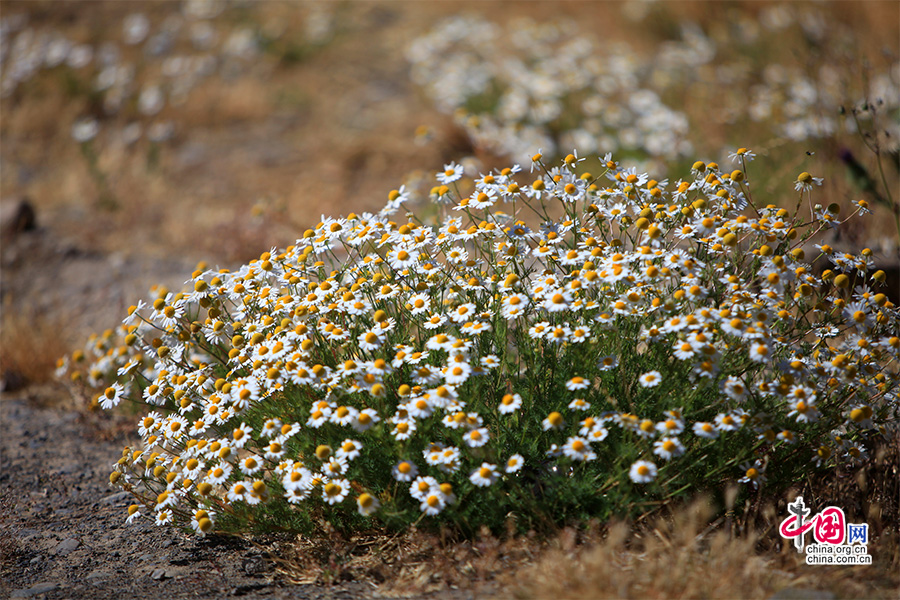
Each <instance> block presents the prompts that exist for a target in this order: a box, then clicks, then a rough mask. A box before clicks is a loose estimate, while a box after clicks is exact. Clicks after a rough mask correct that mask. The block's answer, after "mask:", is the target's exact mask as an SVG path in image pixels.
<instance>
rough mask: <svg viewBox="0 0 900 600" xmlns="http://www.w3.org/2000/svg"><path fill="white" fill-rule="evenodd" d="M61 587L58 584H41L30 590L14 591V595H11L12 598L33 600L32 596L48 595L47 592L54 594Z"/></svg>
mask: <svg viewBox="0 0 900 600" xmlns="http://www.w3.org/2000/svg"><path fill="white" fill-rule="evenodd" d="M58 587H59V584H58V583H51V582H45V583H39V584H37V585H34V586H32V587H30V588H26V589H21V590H13V592H12V594H10V596H9V597H10V598H31V597H32V596H37V595H38V594H46V593H47V592H52V591H53V590H55V589H56V588H58Z"/></svg>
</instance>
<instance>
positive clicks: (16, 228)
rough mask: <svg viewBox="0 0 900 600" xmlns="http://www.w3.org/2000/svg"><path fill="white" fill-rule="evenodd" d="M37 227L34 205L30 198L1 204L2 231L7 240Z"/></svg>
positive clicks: (0, 228)
mask: <svg viewBox="0 0 900 600" xmlns="http://www.w3.org/2000/svg"><path fill="white" fill-rule="evenodd" d="M35 227H37V219H36V218H35V212H34V206H32V204H31V202H29V201H28V198H20V199H17V200H14V201H10V202H3V203H2V204H0V232H2V235H3V237H5V238H6V239H7V240H10V239H11V238H13V237H15V236H16V235H18V234H20V233H22V232H23V231H31V230H33V229H34V228H35Z"/></svg>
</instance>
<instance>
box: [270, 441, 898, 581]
mask: <svg viewBox="0 0 900 600" xmlns="http://www.w3.org/2000/svg"><path fill="white" fill-rule="evenodd" d="M898 470H900V449H898V448H897V446H896V444H894V445H886V446H884V447H883V448H881V449H880V450H879V451H878V452H877V453H876V456H875V459H874V460H872V461H871V462H870V463H869V464H867V465H866V466H865V467H861V468H859V469H857V470H856V471H854V472H853V473H837V474H836V475H834V476H833V477H829V478H828V479H827V480H821V479H820V480H811V481H808V482H805V483H804V484H803V485H802V487H800V488H798V489H796V490H792V491H791V492H790V493H789V494H786V496H787V497H788V498H789V499H791V500H792V499H793V498H794V496H795V495H796V494H798V493H802V494H803V496H804V498H806V499H807V500H808V501H809V502H810V505H812V506H813V507H814V510H820V509H822V508H824V507H825V506H828V505H836V506H840V507H842V508H844V510H845V512H846V514H847V518H848V520H849V521H850V522H856V523H859V522H862V521H865V522H868V523H869V535H870V542H869V554H870V555H871V556H872V557H873V564H872V565H871V566H852V567H823V566H807V565H806V564H805V563H804V561H803V555H800V554H798V553H797V552H796V550H795V549H794V547H793V545H791V544H790V542H786V541H785V540H783V539H781V538H780V537H779V536H778V534H777V532H776V527H777V525H778V524H779V523H780V521H781V519H782V518H783V517H784V516H785V515H786V514H787V513H786V510H785V503H786V502H787V501H788V500H787V499H786V498H783V499H772V500H771V501H769V500H768V499H766V500H765V501H763V500H762V499H761V498H756V499H755V500H753V501H750V502H749V504H748V505H746V506H745V507H744V510H743V511H738V512H739V515H740V516H739V517H736V518H735V517H733V516H732V515H734V513H733V512H732V511H727V512H726V513H725V515H723V516H720V517H719V518H716V519H713V517H714V516H715V514H716V512H720V513H721V510H717V508H716V507H715V506H714V505H713V503H711V502H710V501H708V500H707V499H705V498H700V499H698V500H696V501H694V502H693V503H692V504H690V505H687V506H681V507H676V508H671V509H669V510H668V511H666V512H665V514H661V513H658V514H657V515H655V516H652V517H648V518H647V519H644V520H639V522H638V523H622V522H620V523H612V524H609V525H608V526H600V525H599V524H597V523H592V524H589V525H588V527H586V528H583V529H574V528H571V527H566V528H563V529H561V530H560V531H559V532H558V533H557V534H556V535H555V536H554V537H552V538H551V539H539V538H537V537H536V536H533V535H526V536H522V535H515V534H514V533H513V531H514V524H513V523H510V527H509V531H508V532H507V533H506V534H505V535H503V536H500V537H497V536H494V535H491V534H490V533H489V532H486V531H485V532H483V533H482V535H481V536H479V537H478V538H477V539H475V540H459V539H454V538H452V537H451V536H450V535H448V534H447V533H446V532H441V533H429V532H424V531H419V530H416V529H415V528H413V529H412V530H411V531H409V532H405V533H401V534H396V535H387V534H384V533H383V532H372V533H371V534H368V535H358V536H354V537H350V538H347V537H344V536H341V535H340V534H338V533H336V532H332V533H331V534H330V535H325V536H318V537H316V538H314V539H310V538H304V537H300V538H297V539H296V540H294V541H289V542H287V543H283V544H281V545H280V546H277V547H276V548H274V549H273V547H272V546H271V545H269V544H266V546H265V547H264V548H263V547H262V546H261V549H264V550H266V551H268V552H269V553H270V554H271V556H272V557H273V560H275V562H276V563H277V571H278V572H279V573H280V574H281V575H282V576H283V577H285V578H286V579H287V580H288V581H290V582H293V583H296V584H309V583H317V584H326V585H328V584H338V583H340V582H343V581H365V582H369V583H370V584H372V585H373V586H374V587H375V589H376V591H375V592H374V595H375V596H376V597H413V596H421V595H424V594H436V595H440V596H444V595H447V594H450V595H453V594H457V593H460V591H465V592H466V593H467V594H473V593H474V594H476V595H477V596H479V597H510V596H514V597H517V598H579V597H583V598H737V597H740V598H770V597H772V595H773V594H776V593H778V592H780V591H781V590H785V589H791V590H793V589H797V590H805V591H811V590H819V591H820V592H821V593H820V595H819V596H816V597H821V598H829V597H831V596H829V595H828V594H834V596H835V597H838V598H895V597H897V592H898V591H900V575H898V573H900V543H898V532H897V530H896V523H897V518H898V500H900V478H898V475H900V473H898ZM732 498H733V494H732ZM785 593H787V592H785ZM798 593H799V592H798Z"/></svg>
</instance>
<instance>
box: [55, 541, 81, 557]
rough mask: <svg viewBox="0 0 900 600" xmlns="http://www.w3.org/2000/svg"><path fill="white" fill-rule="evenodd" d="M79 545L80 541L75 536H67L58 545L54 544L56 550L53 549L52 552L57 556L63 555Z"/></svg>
mask: <svg viewBox="0 0 900 600" xmlns="http://www.w3.org/2000/svg"><path fill="white" fill-rule="evenodd" d="M80 545H81V542H80V541H78V540H76V539H75V538H69V539H66V540H63V541H61V542H60V543H59V545H57V546H56V550H54V551H53V553H54V554H58V555H59V556H65V555H66V554H68V553H69V552H71V551H72V550H74V549H75V548H77V547H78V546H80Z"/></svg>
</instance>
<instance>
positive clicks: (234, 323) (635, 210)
mask: <svg viewBox="0 0 900 600" xmlns="http://www.w3.org/2000/svg"><path fill="white" fill-rule="evenodd" d="M732 156H733V159H734V160H735V161H736V163H737V165H736V166H738V167H739V168H738V169H737V170H734V171H729V170H728V169H725V168H723V167H720V166H719V165H717V164H715V163H708V164H707V163H704V162H699V161H698V162H696V163H694V165H693V168H692V170H691V172H690V175H689V176H688V177H686V178H685V179H684V180H681V181H678V182H676V183H674V184H672V185H671V186H670V185H669V184H668V182H667V181H655V180H653V179H650V178H649V177H648V176H647V175H644V174H638V173H636V172H635V171H634V169H626V168H623V167H622V166H620V165H619V164H618V163H616V162H615V161H614V160H612V158H611V157H610V156H606V157H603V158H602V159H601V160H602V164H603V165H604V172H603V173H600V174H590V173H586V172H583V169H582V168H580V164H579V163H580V159H579V158H577V156H576V155H569V156H567V157H566V158H565V160H564V161H563V162H562V163H561V164H560V165H559V166H555V167H553V168H549V167H548V166H547V165H545V164H544V162H543V159H542V157H541V156H540V155H536V156H534V157H533V161H532V164H531V169H532V173H533V174H531V175H526V174H525V173H524V172H522V169H521V168H520V167H519V166H514V167H512V168H508V169H504V170H502V171H496V172H492V173H489V174H483V175H481V176H479V177H478V178H477V179H475V180H474V181H469V180H467V179H465V178H464V173H463V169H462V168H461V167H459V165H456V164H450V165H447V166H446V167H445V169H444V170H443V171H442V172H440V173H438V174H437V186H436V187H434V188H433V189H432V191H431V199H432V200H433V201H434V202H435V203H437V206H438V208H439V209H440V212H441V213H442V214H441V216H440V217H435V219H434V222H433V223H431V222H423V221H422V220H420V219H418V218H417V217H416V216H415V215H414V214H413V213H406V214H405V216H404V217H402V218H401V217H398V216H397V215H398V214H400V213H398V211H399V210H400V209H401V208H403V207H404V205H405V204H408V200H409V195H408V192H407V191H406V190H405V189H404V188H401V189H400V190H395V191H393V192H391V194H390V195H389V202H388V205H387V206H386V207H385V209H384V210H382V211H381V212H379V213H378V214H362V215H355V214H351V215H349V216H348V217H347V218H323V219H322V221H321V222H320V223H319V224H318V225H317V226H316V227H315V228H314V229H310V230H308V231H306V232H305V233H304V234H303V237H302V238H301V239H299V240H298V241H297V242H296V244H295V245H293V246H290V247H288V248H286V249H284V250H278V249H273V250H272V251H270V252H265V253H263V254H262V255H261V256H260V257H259V259H258V260H254V261H252V262H251V263H249V264H247V265H244V266H243V267H241V268H240V269H239V270H238V271H236V272H228V271H224V270H223V271H215V270H211V269H208V268H205V267H201V268H198V270H197V271H196V272H195V273H194V274H193V276H192V278H191V279H190V281H189V282H188V286H189V287H188V288H187V290H186V291H185V292H182V293H177V294H175V293H171V292H168V291H167V290H158V291H157V293H156V297H155V298H154V299H152V300H151V301H149V302H148V303H145V302H140V303H139V304H138V305H137V306H135V307H132V309H131V310H130V311H129V316H128V317H127V319H126V320H125V323H124V325H123V326H122V327H121V328H120V329H119V330H118V331H117V332H108V333H107V334H105V335H104V336H102V337H100V338H96V339H94V340H93V341H91V342H90V343H89V345H88V347H87V348H86V349H85V351H83V352H78V353H76V355H75V356H73V357H71V358H68V359H65V360H64V361H63V362H62V364H61V366H60V370H61V372H66V371H68V372H69V377H70V379H71V380H72V381H80V382H82V383H84V384H85V385H89V386H94V387H98V388H99V389H100V390H101V391H100V393H99V394H98V395H97V396H96V401H97V402H98V403H99V405H100V406H102V407H103V408H107V409H108V408H112V407H115V406H117V405H119V404H120V403H122V402H123V401H132V402H136V403H137V405H138V406H139V407H141V409H142V410H143V409H145V410H146V411H147V412H145V413H143V414H142V416H141V418H140V421H139V422H138V433H139V434H140V437H141V440H142V442H141V444H140V445H139V446H138V447H129V448H126V449H125V450H124V451H123V454H122V458H121V459H120V460H119V461H118V463H117V464H116V465H115V468H114V471H113V473H112V475H111V478H110V479H111V481H112V483H113V484H116V485H118V486H122V487H124V489H127V490H130V491H132V492H134V494H135V495H136V497H137V498H139V502H138V503H136V504H134V505H132V506H131V508H130V509H129V517H128V520H129V521H131V520H133V519H136V518H139V517H141V516H143V515H147V516H149V517H150V518H152V519H155V521H156V523H158V524H171V523H175V524H179V525H183V526H187V525H188V524H190V526H191V527H193V529H194V530H196V531H197V532H198V533H201V534H203V533H207V532H210V531H213V530H217V529H222V530H242V529H248V528H262V529H273V528H274V529H277V528H288V529H291V530H299V531H310V530H312V529H314V528H315V527H317V526H319V525H321V524H322V522H323V521H324V522H329V523H331V524H332V525H333V526H336V527H339V528H342V529H354V528H364V527H368V526H369V524H370V523H377V524H379V525H383V526H387V527H403V526H406V525H408V524H411V523H414V522H418V521H420V520H422V519H425V520H426V522H433V523H445V524H448V525H450V526H452V527H455V528H457V529H459V530H462V531H463V532H472V531H474V530H477V528H478V527H480V526H482V525H488V526H492V527H497V526H500V525H502V524H503V523H504V522H505V521H506V520H507V519H509V518H510V517H514V518H515V520H516V521H517V523H518V524H519V525H520V526H522V527H541V526H542V525H545V524H554V523H560V522H565V521H569V520H579V519H584V518H588V517H599V518H605V517H607V516H609V515H611V514H613V513H615V514H629V513H631V514H634V513H638V512H643V511H646V510H648V509H651V508H652V507H653V506H655V505H658V504H660V503H662V502H665V501H666V500H669V499H671V498H675V497H679V496H681V495H683V494H685V493H687V492H695V491H699V490H703V489H707V490H715V489H720V488H721V486H722V485H723V484H725V483H727V482H730V481H738V482H742V483H744V484H746V485H747V486H748V488H749V489H755V488H758V487H759V486H763V485H768V486H771V488H772V489H773V490H778V489H779V488H780V487H783V486H786V485H788V484H790V483H791V482H792V481H795V480H796V479H797V478H798V477H799V476H800V475H802V474H803V473H806V472H807V471H809V470H813V469H817V468H831V467H834V466H835V465H837V464H840V463H856V462H859V461H863V460H865V459H866V457H867V448H868V447H871V446H870V445H869V446H867V444H870V441H869V440H872V439H875V438H877V437H879V436H883V435H885V434H886V433H887V431H886V429H885V426H884V425H885V424H886V423H888V422H889V421H891V420H892V419H896V418H897V384H898V378H897V369H896V365H897V359H898V357H900V337H898V330H900V328H898V316H900V315H898V311H897V308H896V307H895V306H894V304H892V303H891V302H890V300H889V299H888V298H887V297H886V296H885V295H884V294H882V293H878V291H877V289H870V288H869V287H868V285H867V282H870V281H871V282H874V284H877V283H878V282H880V281H881V280H882V279H883V276H884V274H883V273H882V272H875V273H874V274H871V275H870V273H871V271H872V270H873V264H872V257H871V252H869V251H868V250H864V251H863V252H862V253H861V254H860V255H851V254H843V253H840V252H837V251H835V250H834V249H833V248H831V247H829V246H827V245H815V246H813V245H812V243H811V238H812V236H814V235H815V234H816V233H818V232H820V231H821V230H823V229H824V228H827V227H829V226H832V225H835V224H836V223H837V222H838V221H839V220H840V219H841V217H840V216H839V215H840V210H839V207H838V206H836V205H832V206H829V207H827V208H822V207H821V206H819V205H814V204H813V203H814V195H815V187H816V185H817V184H818V183H820V180H819V179H818V178H815V177H812V176H811V175H810V174H808V173H802V174H801V175H800V176H799V177H798V179H797V181H796V183H795V187H796V190H795V191H796V195H797V204H796V207H795V208H794V209H793V210H788V209H785V208H778V207H776V206H775V205H772V204H768V205H763V204H760V203H757V202H755V201H754V199H753V197H752V194H751V190H750V187H749V186H748V176H747V174H746V164H747V163H748V162H749V161H750V160H751V159H752V158H753V153H752V152H749V151H747V150H746V149H741V150H738V151H737V152H735V153H733V155H732ZM535 172H536V173H535ZM526 181H531V182H530V183H526ZM499 205H502V206H503V208H504V209H505V210H507V211H509V214H507V213H505V212H501V211H499V210H498V208H499ZM852 212H853V215H850V216H849V217H846V218H850V217H852V216H854V215H856V214H857V213H864V212H866V204H865V202H863V201H860V202H859V203H858V204H857V205H856V206H855V207H854V209H853V211H852ZM444 213H446V214H444ZM554 215H555V216H554ZM392 219H393V220H392ZM813 248H814V249H813Z"/></svg>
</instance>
